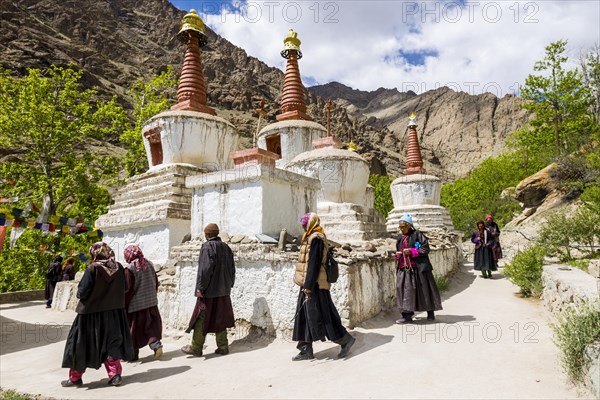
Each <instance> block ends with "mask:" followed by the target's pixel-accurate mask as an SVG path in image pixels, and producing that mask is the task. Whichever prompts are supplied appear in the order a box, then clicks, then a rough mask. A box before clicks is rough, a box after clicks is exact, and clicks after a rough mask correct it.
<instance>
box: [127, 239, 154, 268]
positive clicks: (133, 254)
mask: <svg viewBox="0 0 600 400" xmlns="http://www.w3.org/2000/svg"><path fill="white" fill-rule="evenodd" d="M123 255H124V256H125V261H127V262H128V263H129V264H131V265H133V266H134V267H135V270H136V271H139V270H142V271H144V270H146V268H148V262H147V261H146V258H145V257H144V253H142V249H140V248H139V247H138V246H136V245H135V244H132V245H130V246H127V247H126V248H125V251H124V252H123Z"/></svg>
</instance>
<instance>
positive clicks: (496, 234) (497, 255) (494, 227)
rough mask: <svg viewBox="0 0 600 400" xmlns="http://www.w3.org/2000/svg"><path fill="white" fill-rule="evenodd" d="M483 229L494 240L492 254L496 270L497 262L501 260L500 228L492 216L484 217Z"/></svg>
mask: <svg viewBox="0 0 600 400" xmlns="http://www.w3.org/2000/svg"><path fill="white" fill-rule="evenodd" d="M485 227H486V228H488V229H489V230H490V233H491V234H492V237H493V238H494V245H493V246H492V254H493V255H494V263H495V265H496V268H498V260H499V259H501V258H502V246H500V227H499V226H498V224H497V223H496V221H494V217H493V216H492V214H488V215H486V216H485Z"/></svg>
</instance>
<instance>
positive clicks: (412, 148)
mask: <svg viewBox="0 0 600 400" xmlns="http://www.w3.org/2000/svg"><path fill="white" fill-rule="evenodd" d="M423 172H425V170H424V169H423V159H422V158H421V147H420V146H419V139H418V137H417V123H416V122H415V114H414V113H412V114H410V122H409V123H408V141H407V143H406V175H412V174H422V173H423Z"/></svg>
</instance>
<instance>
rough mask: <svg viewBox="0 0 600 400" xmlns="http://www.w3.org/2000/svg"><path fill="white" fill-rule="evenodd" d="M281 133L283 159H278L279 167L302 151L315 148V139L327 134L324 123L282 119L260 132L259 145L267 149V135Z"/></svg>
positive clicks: (282, 166)
mask: <svg viewBox="0 0 600 400" xmlns="http://www.w3.org/2000/svg"><path fill="white" fill-rule="evenodd" d="M275 134H279V135H280V138H281V159H279V160H277V164H276V165H277V167H278V168H284V167H285V166H286V165H287V163H289V162H290V161H291V160H292V159H293V158H294V157H296V156H297V155H298V154H300V153H304V152H306V151H310V150H312V149H313V146H312V142H313V140H316V139H320V138H322V137H324V136H326V135H327V130H326V129H325V128H324V127H323V125H321V124H318V123H316V122H313V121H301V120H293V121H281V122H276V123H274V124H269V125H267V126H265V127H264V128H263V129H262V130H261V131H260V132H259V133H258V141H257V143H258V147H259V148H261V149H265V150H266V149H267V142H266V138H267V136H271V135H275Z"/></svg>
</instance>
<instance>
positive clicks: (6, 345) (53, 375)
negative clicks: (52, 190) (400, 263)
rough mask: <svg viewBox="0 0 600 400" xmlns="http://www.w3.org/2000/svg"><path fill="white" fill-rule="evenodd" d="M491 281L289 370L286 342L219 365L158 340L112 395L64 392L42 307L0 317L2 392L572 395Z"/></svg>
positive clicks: (550, 355)
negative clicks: (429, 316) (429, 317)
mask: <svg viewBox="0 0 600 400" xmlns="http://www.w3.org/2000/svg"><path fill="white" fill-rule="evenodd" d="M515 291H516V289H515V287H514V286H513V285H512V284H511V283H510V282H508V281H507V280H506V279H504V278H503V277H502V275H501V274H500V273H496V274H495V276H494V279H493V280H487V279H482V278H480V277H479V276H476V275H475V274H474V271H472V270H471V267H470V266H469V265H466V266H465V267H463V269H462V270H461V271H459V272H457V274H456V275H455V276H454V277H453V278H452V280H451V282H450V287H449V290H448V291H447V292H446V293H444V294H443V299H444V301H443V306H444V310H443V311H441V312H439V314H438V317H437V321H436V323H434V324H432V323H425V321H424V315H420V316H419V317H420V318H419V321H417V323H415V324H413V325H403V326H400V325H396V324H394V320H395V319H397V317H398V316H397V315H396V313H395V312H391V313H389V314H384V315H380V316H378V317H377V318H374V319H372V320H369V321H367V322H365V323H364V324H362V326H360V327H358V328H356V329H354V330H353V334H354V335H355V336H356V337H357V339H358V340H357V342H356V344H355V346H354V347H353V348H352V351H351V356H350V357H349V358H348V359H346V360H337V359H336V358H335V356H336V355H337V353H338V351H339V347H338V346H336V345H335V344H333V343H329V342H327V343H316V344H315V346H314V348H315V352H316V353H315V356H316V360H313V361H303V362H292V361H291V357H292V356H293V355H294V354H295V353H296V350H295V348H294V343H292V342H286V341H284V340H267V339H261V340H258V341H253V342H249V341H244V340H236V341H233V342H232V343H231V346H230V349H231V354H230V355H228V356H224V357H223V356H216V355H214V354H212V352H213V351H214V349H215V343H214V338H213V337H209V339H208V341H207V344H208V347H207V348H206V349H205V354H207V356H206V357H202V358H191V357H188V356H186V355H184V354H182V353H181V352H180V351H179V348H180V347H181V346H182V345H183V344H187V343H188V341H189V340H190V336H189V335H185V336H184V337H183V338H181V339H178V340H176V339H175V338H174V337H168V338H166V339H165V340H164V341H163V342H164V345H165V354H164V355H163V358H162V359H160V360H158V361H154V360H153V359H152V356H151V352H150V350H149V349H147V348H146V349H143V350H142V351H141V354H140V357H141V362H138V363H134V364H131V363H124V364H123V378H124V384H123V385H122V386H121V387H118V388H115V387H108V386H107V385H106V384H107V377H106V372H105V371H104V369H103V368H101V369H99V370H88V371H87V372H86V374H85V375H84V377H83V380H84V382H85V384H84V386H83V387H81V388H62V387H61V386H60V384H59V382H60V381H61V380H62V379H66V377H67V370H66V369H62V368H60V363H61V360H62V352H63V347H64V340H65V339H66V334H67V332H68V327H69V326H70V323H71V321H72V320H73V318H74V313H71V312H64V313H60V312H53V311H49V310H46V309H45V308H44V306H43V302H33V303H25V304H20V305H2V306H1V308H0V315H1V317H2V318H1V319H0V324H1V326H0V335H1V336H0V344H1V347H0V386H1V387H2V388H4V389H15V390H17V391H19V392H22V393H30V394H41V395H43V396H49V397H56V398H73V399H97V398H112V399H121V398H122V399H138V398H173V399H174V398H177V399H192V398H244V399H245V398H344V399H346V398H444V399H447V398H474V399H482V398H490V399H491V398H493V399H499V398H529V399H534V398H535V399H566V398H577V395H578V394H577V391H576V390H575V389H573V388H570V387H569V385H568V384H567V383H566V378H565V376H564V374H563V373H562V372H561V368H560V365H559V362H558V351H557V349H556V347H555V345H554V344H553V343H552V340H551V337H552V332H551V330H550V328H549V327H548V325H547V318H548V314H547V313H546V311H545V310H544V309H543V308H542V306H541V305H540V304H538V303H537V302H533V301H529V300H524V299H521V298H518V297H517V296H515V295H514V292H515Z"/></svg>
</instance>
